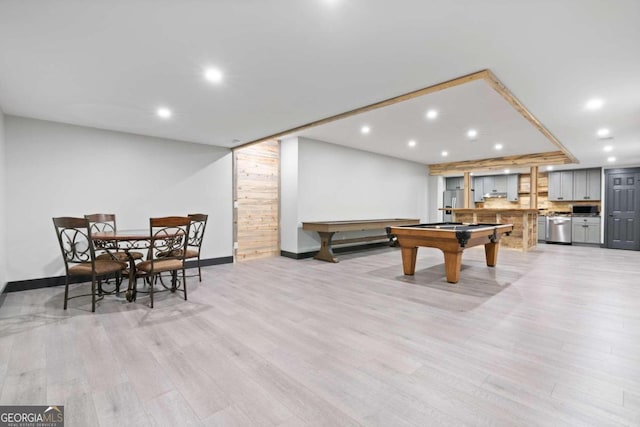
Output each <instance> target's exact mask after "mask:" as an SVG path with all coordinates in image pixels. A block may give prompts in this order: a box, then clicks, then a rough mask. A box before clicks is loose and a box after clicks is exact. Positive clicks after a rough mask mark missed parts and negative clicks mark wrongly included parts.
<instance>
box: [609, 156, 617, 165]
mask: <svg viewBox="0 0 640 427" xmlns="http://www.w3.org/2000/svg"><path fill="white" fill-rule="evenodd" d="M615 161H616V158H615V157H613V156H611V157H607V162H609V163H611V162H615Z"/></svg>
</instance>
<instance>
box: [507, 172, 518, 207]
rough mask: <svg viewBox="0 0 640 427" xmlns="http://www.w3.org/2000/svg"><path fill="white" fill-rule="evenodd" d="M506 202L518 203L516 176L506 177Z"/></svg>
mask: <svg viewBox="0 0 640 427" xmlns="http://www.w3.org/2000/svg"><path fill="white" fill-rule="evenodd" d="M507 200H508V201H510V202H517V201H518V174H513V175H507Z"/></svg>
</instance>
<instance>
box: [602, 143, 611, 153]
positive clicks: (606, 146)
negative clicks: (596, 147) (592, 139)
mask: <svg viewBox="0 0 640 427" xmlns="http://www.w3.org/2000/svg"><path fill="white" fill-rule="evenodd" d="M602 149H603V150H604V151H606V152H609V151H611V150H613V146H612V145H605V146H604V147H603V148H602Z"/></svg>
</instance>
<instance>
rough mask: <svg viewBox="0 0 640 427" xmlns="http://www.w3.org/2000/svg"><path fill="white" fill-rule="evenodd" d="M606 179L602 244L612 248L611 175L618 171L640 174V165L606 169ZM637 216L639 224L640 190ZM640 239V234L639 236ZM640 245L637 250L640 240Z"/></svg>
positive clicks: (603, 191)
mask: <svg viewBox="0 0 640 427" xmlns="http://www.w3.org/2000/svg"><path fill="white" fill-rule="evenodd" d="M603 172H604V179H603V185H602V194H603V196H604V197H603V203H602V212H601V213H600V214H601V215H603V216H604V221H603V222H602V225H603V227H604V230H603V233H604V235H603V244H602V246H603V247H605V248H610V246H609V221H610V217H609V211H608V209H609V205H610V204H611V201H610V200H609V175H612V174H618V173H631V174H640V167H638V166H636V167H628V168H612V169H604V170H603ZM636 186H639V187H640V183H639V182H636ZM636 216H638V224H640V191H639V192H638V197H637V198H636ZM638 239H639V240H640V236H638ZM636 246H637V247H638V248H637V249H636V250H638V249H639V248H640V241H639V242H637V243H636Z"/></svg>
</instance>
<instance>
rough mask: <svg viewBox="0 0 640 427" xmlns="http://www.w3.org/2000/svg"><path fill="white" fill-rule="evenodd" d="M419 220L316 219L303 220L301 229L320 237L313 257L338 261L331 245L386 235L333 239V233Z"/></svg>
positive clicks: (384, 236)
mask: <svg viewBox="0 0 640 427" xmlns="http://www.w3.org/2000/svg"><path fill="white" fill-rule="evenodd" d="M419 223H420V220H419V219H416V218H391V219H366V220H353V221H316V222H303V223H302V229H303V230H307V231H315V232H317V233H318V236H319V237H320V250H319V251H318V253H317V254H316V255H315V256H314V258H315V259H319V260H322V261H328V262H338V258H336V257H335V255H334V254H333V249H332V248H333V245H339V244H347V243H356V242H371V241H374V240H383V239H386V238H388V234H387V235H376V236H364V237H355V238H351V239H341V240H338V241H334V240H333V236H334V234H336V233H338V232H347V231H367V230H383V229H386V228H387V227H391V226H399V225H410V224H419Z"/></svg>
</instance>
